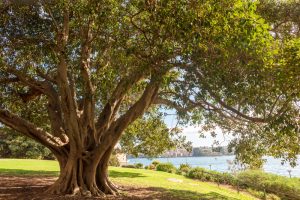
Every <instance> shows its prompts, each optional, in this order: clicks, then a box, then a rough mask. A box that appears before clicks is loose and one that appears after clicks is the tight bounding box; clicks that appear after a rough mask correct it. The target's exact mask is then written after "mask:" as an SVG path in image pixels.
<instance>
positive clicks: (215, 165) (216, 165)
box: [128, 156, 300, 177]
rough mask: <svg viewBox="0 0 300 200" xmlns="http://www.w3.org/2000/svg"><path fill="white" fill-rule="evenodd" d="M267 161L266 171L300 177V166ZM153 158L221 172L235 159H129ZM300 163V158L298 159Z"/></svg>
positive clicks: (229, 157)
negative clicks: (293, 166)
mask: <svg viewBox="0 0 300 200" xmlns="http://www.w3.org/2000/svg"><path fill="white" fill-rule="evenodd" d="M266 159H267V163H266V164H265V165H264V167H263V169H264V171H265V172H270V173H274V174H279V175H283V176H289V172H288V171H289V170H291V175H292V177H300V166H299V165H298V166H296V167H295V168H292V167H291V166H290V165H288V164H285V165H281V160H280V159H274V158H272V157H267V158H266ZM153 160H159V161H160V162H171V163H173V164H174V165H175V166H176V167H178V166H179V165H180V164H182V163H188V164H189V165H191V166H192V167H203V168H206V169H211V170H216V171H220V172H228V171H229V164H228V160H229V161H233V160H234V156H217V157H178V158H153V159H151V160H150V159H147V158H131V159H128V164H135V163H142V164H144V166H145V165H149V164H151V163H152V161H153ZM298 164H300V158H299V160H298Z"/></svg>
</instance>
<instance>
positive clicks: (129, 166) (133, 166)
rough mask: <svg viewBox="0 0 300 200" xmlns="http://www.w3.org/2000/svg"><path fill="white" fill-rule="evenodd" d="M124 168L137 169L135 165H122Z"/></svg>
mask: <svg viewBox="0 0 300 200" xmlns="http://www.w3.org/2000/svg"><path fill="white" fill-rule="evenodd" d="M122 167H124V168H136V166H135V165H122Z"/></svg>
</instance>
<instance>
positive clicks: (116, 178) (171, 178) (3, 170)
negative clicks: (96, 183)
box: [0, 159, 254, 200]
mask: <svg viewBox="0 0 300 200" xmlns="http://www.w3.org/2000/svg"><path fill="white" fill-rule="evenodd" d="M58 173H59V172H58V164H57V162H55V161H44V160H22V159H0V175H14V176H28V175H29V176H41V175H42V176H57V175H58ZM109 174H110V178H111V179H112V181H113V182H115V183H117V184H120V185H126V186H130V187H132V188H151V189H152V190H153V191H160V193H163V194H165V195H167V196H168V198H169V199H189V200H190V199H191V200H192V199H197V200H208V199H211V200H213V199H214V200H250V199H254V198H253V197H251V196H249V195H247V194H243V193H237V191H236V190H233V189H229V188H227V187H224V186H220V187H218V186H217V185H216V184H213V183H205V182H200V181H196V180H192V179H188V178H185V177H184V176H181V175H176V174H169V173H165V172H157V171H151V170H144V169H129V168H119V167H110V168H109ZM125 193H126V192H125ZM127 193H128V192H127ZM153 198H154V197H153Z"/></svg>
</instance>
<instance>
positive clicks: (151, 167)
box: [147, 164, 156, 170]
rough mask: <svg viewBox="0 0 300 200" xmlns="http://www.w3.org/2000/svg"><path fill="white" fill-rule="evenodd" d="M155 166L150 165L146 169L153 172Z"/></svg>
mask: <svg viewBox="0 0 300 200" xmlns="http://www.w3.org/2000/svg"><path fill="white" fill-rule="evenodd" d="M155 168H156V166H155V165H153V164H150V165H148V166H147V169H150V170H155Z"/></svg>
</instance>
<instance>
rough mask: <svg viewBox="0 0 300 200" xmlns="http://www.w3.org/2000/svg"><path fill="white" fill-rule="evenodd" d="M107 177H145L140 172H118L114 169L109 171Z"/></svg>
mask: <svg viewBox="0 0 300 200" xmlns="http://www.w3.org/2000/svg"><path fill="white" fill-rule="evenodd" d="M109 177H111V178H121V177H123V178H139V177H146V176H144V175H143V174H141V173H134V172H118V171H115V170H110V171H109Z"/></svg>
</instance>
